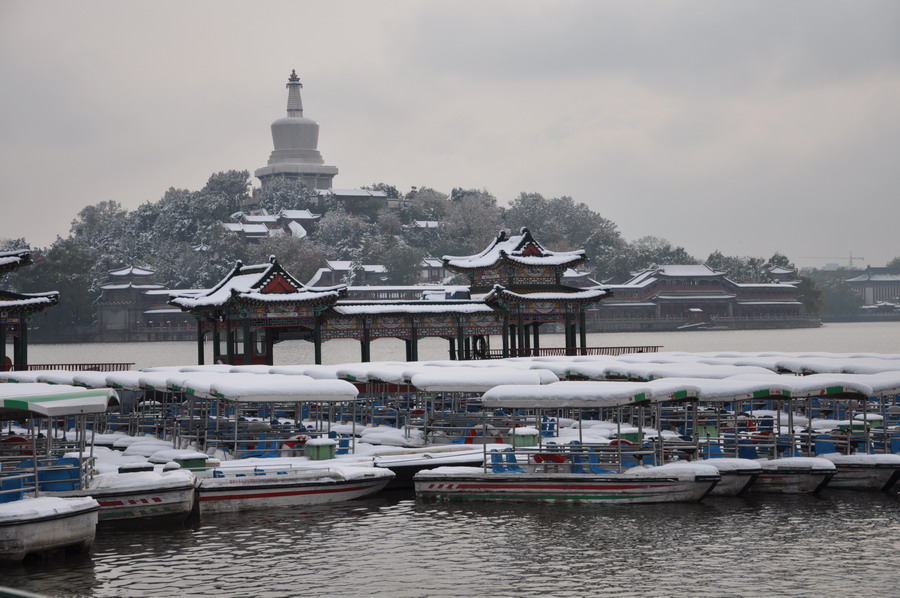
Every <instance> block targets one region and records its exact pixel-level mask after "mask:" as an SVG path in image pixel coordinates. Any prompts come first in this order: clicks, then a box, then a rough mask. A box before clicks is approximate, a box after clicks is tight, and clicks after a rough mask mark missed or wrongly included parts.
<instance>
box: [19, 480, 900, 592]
mask: <svg viewBox="0 0 900 598" xmlns="http://www.w3.org/2000/svg"><path fill="white" fill-rule="evenodd" d="M898 532H900V503H898V499H897V497H896V495H894V496H888V495H883V494H877V493H871V494H863V493H850V492H843V493H842V492H837V491H835V492H826V493H825V494H824V495H823V496H822V497H810V496H786V497H777V496H762V495H761V496H751V497H748V498H746V499H714V500H712V499H710V500H707V502H705V503H703V504H696V505H655V506H654V505H649V506H646V505H645V506H639V507H606V508H604V507H599V508H598V507H594V508H592V507H590V506H586V505H553V504H545V505H510V504H488V503H463V504H452V503H418V502H416V501H415V500H413V499H411V498H410V497H409V496H408V495H405V494H397V493H390V494H384V495H381V496H375V497H371V498H369V499H364V500H360V501H354V502H350V503H344V504H341V505H335V506H323V507H316V508H310V509H303V510H298V509H278V510H272V511H265V512H258V513H239V514H221V515H215V516H210V517H207V518H206V519H205V520H204V521H203V522H202V523H201V524H199V525H196V526H195V527H193V528H185V529H168V530H165V529H160V530H151V531H147V532H126V531H105V530H104V531H103V532H101V533H100V534H98V536H97V540H96V543H95V546H94V550H93V552H92V555H91V556H90V557H89V558H82V559H75V560H67V561H65V562H64V563H34V564H29V565H28V566H26V567H16V568H14V569H13V571H11V572H10V573H9V574H7V575H5V576H4V580H3V583H5V584H7V585H11V586H13V587H20V588H23V589H27V590H29V591H33V592H37V593H43V594H46V595H48V596H69V597H76V596H77V597H88V596H90V597H96V598H105V597H127V596H141V597H143V598H152V597H157V596H159V597H162V596H165V597H167V598H168V597H171V596H178V597H179V598H185V597H191V596H210V595H215V596H217V597H222V598H230V597H235V598H237V597H248V596H253V597H258V598H281V597H288V596H300V595H302V596H320V597H330V596H341V597H343V598H352V597H356V596H359V597H363V596H371V597H381V596H384V597H385V598H388V597H390V598H420V597H443V596H448V597H449V596H453V597H459V596H463V597H465V596H467V595H469V596H474V595H478V596H481V595H491V596H497V597H503V596H511V597H512V596H516V597H521V596H525V597H541V598H543V597H545V596H554V597H569V596H572V597H575V596H588V595H603V596H608V597H626V596H642V597H648V598H654V597H669V596H673V595H689V596H698V597H716V598H721V597H743V596H759V595H766V594H776V593H777V594H780V595H789V596H796V597H807V596H809V597H813V596H816V597H818V596H822V595H823V594H828V595H849V594H854V595H860V594H867V595H891V594H895V593H896V582H895V580H894V579H893V576H892V571H893V567H894V562H895V560H896V551H894V550H893V549H891V548H889V547H890V546H892V545H893V544H892V541H893V540H892V538H896V536H897V533H898Z"/></svg>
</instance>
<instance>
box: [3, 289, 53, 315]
mask: <svg viewBox="0 0 900 598" xmlns="http://www.w3.org/2000/svg"><path fill="white" fill-rule="evenodd" d="M57 303H59V291H49V292H47V293H14V292H12V291H3V290H0V311H14V312H35V311H41V310H42V309H44V308H47V307H52V306H54V305H56V304H57Z"/></svg>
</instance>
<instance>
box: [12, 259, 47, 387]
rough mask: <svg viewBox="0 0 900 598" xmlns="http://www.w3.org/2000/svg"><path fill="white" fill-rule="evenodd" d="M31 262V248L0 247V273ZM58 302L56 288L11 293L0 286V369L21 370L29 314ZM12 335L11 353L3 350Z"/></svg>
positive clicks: (16, 268)
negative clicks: (34, 291)
mask: <svg viewBox="0 0 900 598" xmlns="http://www.w3.org/2000/svg"><path fill="white" fill-rule="evenodd" d="M31 263H32V262H31V251H29V250H27V249H19V250H16V251H0V277H2V276H3V275H5V274H7V273H8V272H14V271H16V270H18V269H19V268H21V267H22V266H28V265H30V264H31ZM57 303H59V292H58V291H50V292H48V293H14V292H12V291H4V290H0V369H3V370H12V369H16V370H22V369H25V368H26V367H27V364H28V323H29V321H30V320H31V314H33V313H35V312H39V311H43V310H44V309H46V308H48V307H51V306H53V305H56V304H57ZM10 337H12V344H13V357H12V359H10V358H9V356H8V355H7V354H6V343H7V339H9V338H10Z"/></svg>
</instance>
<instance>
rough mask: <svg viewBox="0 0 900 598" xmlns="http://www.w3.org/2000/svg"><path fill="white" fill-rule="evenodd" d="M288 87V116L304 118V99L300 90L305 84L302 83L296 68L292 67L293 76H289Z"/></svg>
mask: <svg viewBox="0 0 900 598" xmlns="http://www.w3.org/2000/svg"><path fill="white" fill-rule="evenodd" d="M286 87H287V89H288V102H287V115H288V118H302V117H303V99H302V98H301V97H300V90H301V89H303V84H302V83H300V77H298V76H297V70H296V69H291V76H290V77H288V82H287V85H286Z"/></svg>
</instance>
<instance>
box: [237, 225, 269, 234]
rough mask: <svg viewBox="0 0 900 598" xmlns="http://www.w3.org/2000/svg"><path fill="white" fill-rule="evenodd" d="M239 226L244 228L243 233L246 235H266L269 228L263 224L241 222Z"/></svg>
mask: <svg viewBox="0 0 900 598" xmlns="http://www.w3.org/2000/svg"><path fill="white" fill-rule="evenodd" d="M241 227H242V228H243V229H244V234H246V235H266V234H268V233H269V228H268V227H267V226H266V225H265V224H246V223H245V224H242V225H241Z"/></svg>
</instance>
